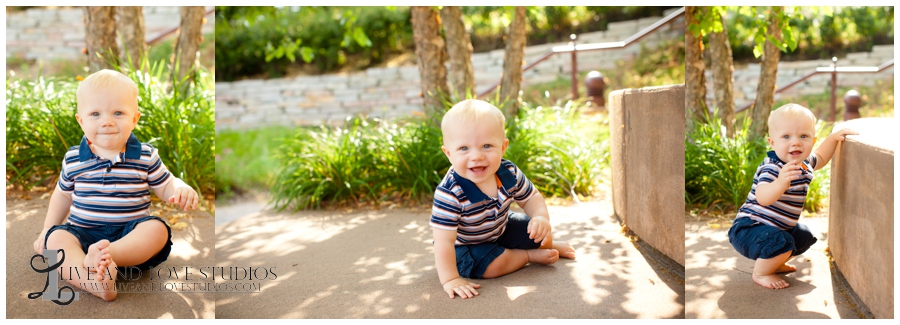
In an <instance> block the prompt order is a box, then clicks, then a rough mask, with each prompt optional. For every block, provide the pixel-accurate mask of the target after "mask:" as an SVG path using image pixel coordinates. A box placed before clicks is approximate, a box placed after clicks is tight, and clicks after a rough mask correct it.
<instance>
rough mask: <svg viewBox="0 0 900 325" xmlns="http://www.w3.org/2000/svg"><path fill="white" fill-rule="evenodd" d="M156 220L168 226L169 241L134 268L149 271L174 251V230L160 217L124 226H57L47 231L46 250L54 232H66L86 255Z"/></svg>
mask: <svg viewBox="0 0 900 325" xmlns="http://www.w3.org/2000/svg"><path fill="white" fill-rule="evenodd" d="M154 219H155V220H159V222H162V224H163V225H165V226H166V230H168V231H169V239H168V240H166V245H165V246H163V248H162V250H160V251H159V253H156V255H154V256H153V257H151V258H150V259H149V260H147V261H146V262H144V263H141V264H140V265H137V266H133V267H136V268H139V269H141V270H149V269H152V268H154V267H156V266H157V265H160V264H162V262H165V261H166V259H168V258H169V253H170V252H171V251H172V228H170V227H169V225H168V224H166V222H165V221H163V220H162V219H160V218H158V217H144V218H140V219H136V220H132V221H129V222H127V223H124V224H122V225H117V226H97V227H93V228H85V227H81V226H76V225H73V224H69V223H66V224H64V225H56V226H53V227H51V228H50V230H47V235H46V236H44V249H47V239H48V238H50V234H51V233H53V231H54V230H65V231H68V232H69V233H70V234H72V235H74V236H75V238H76V239H78V242H79V243H81V250H82V251H84V253H85V254H87V251H88V247H90V246H91V245H93V244H94V243H96V242H98V241H101V240H103V239H106V240H109V241H110V242H114V241H117V240H119V239H122V237H125V235H127V234H128V233H130V232H131V231H132V230H134V227H136V226H137V225H138V224H139V223H141V222H144V221H148V220H154ZM120 268H121V267H120Z"/></svg>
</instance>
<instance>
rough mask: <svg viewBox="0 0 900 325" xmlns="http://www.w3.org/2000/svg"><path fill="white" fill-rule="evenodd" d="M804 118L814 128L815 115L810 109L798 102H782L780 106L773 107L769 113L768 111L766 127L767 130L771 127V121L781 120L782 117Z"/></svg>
mask: <svg viewBox="0 0 900 325" xmlns="http://www.w3.org/2000/svg"><path fill="white" fill-rule="evenodd" d="M801 118H806V119H809V121H810V125H811V126H812V128H813V129H815V128H816V116H815V115H814V114H813V113H812V111H810V110H809V109H808V108H806V107H803V105H800V104H794V103H790V104H784V105H782V106H781V107H779V108H777V109H775V110H774V111H772V112H771V113H769V121H768V127H769V130H771V129H772V122H774V121H778V120H782V119H801Z"/></svg>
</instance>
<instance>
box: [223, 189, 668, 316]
mask: <svg viewBox="0 0 900 325" xmlns="http://www.w3.org/2000/svg"><path fill="white" fill-rule="evenodd" d="M241 210H244V211H243V213H247V211H246V209H243V207H242V208H238V209H232V210H229V209H227V208H222V207H220V208H219V209H218V210H217V211H216V212H217V216H216V218H217V219H219V218H220V214H222V215H221V217H222V218H225V219H227V220H233V221H231V222H228V223H226V224H223V225H220V226H218V227H216V265H217V266H221V267H226V268H227V267H254V268H257V269H256V270H257V271H258V272H257V276H258V277H261V276H262V275H264V273H263V272H261V271H259V268H265V269H266V270H273V272H274V273H275V274H277V278H274V279H273V277H272V276H271V273H270V276H269V277H268V278H267V279H263V280H258V279H257V280H256V281H250V282H255V283H258V284H259V285H260V287H261V290H259V292H256V293H239V292H231V293H218V294H217V300H216V317H217V318H683V317H684V289H683V288H684V284H683V281H682V280H681V279H677V278H675V277H673V276H671V275H670V274H671V273H672V272H667V271H666V270H664V269H662V267H661V266H657V265H655V263H652V262H650V261H649V260H648V259H646V258H645V257H644V256H643V255H641V253H640V252H639V251H638V250H637V248H635V246H634V245H633V244H632V243H631V242H630V241H629V240H628V238H626V237H625V236H624V235H623V234H622V233H620V228H621V226H620V225H619V224H618V222H617V221H615V218H614V217H611V207H610V205H609V204H608V203H604V202H588V203H583V204H580V205H569V206H551V207H550V215H551V224H552V225H553V227H554V238H555V239H558V240H566V241H569V242H570V243H571V244H572V245H573V246H574V247H575V249H576V254H577V259H576V260H560V261H559V262H557V263H555V264H554V265H551V266H543V265H529V266H526V267H525V268H524V269H522V270H519V271H517V272H514V273H512V274H509V275H506V276H503V277H500V278H497V279H491V280H480V281H476V283H480V284H481V285H482V287H481V289H480V290H479V293H480V295H479V296H478V297H475V298H474V299H466V300H463V299H460V298H459V297H457V298H455V299H452V300H451V299H450V298H449V297H448V296H447V295H446V293H444V292H443V290H442V288H441V286H440V284H439V281H438V276H437V271H436V270H435V268H434V253H433V250H432V238H431V228H430V226H429V225H428V219H429V216H430V209H421V208H420V209H415V210H407V209H393V210H391V209H382V210H363V211H303V212H300V213H287V212H284V213H279V212H275V211H271V210H267V211H262V212H252V211H251V212H250V213H249V215H248V216H245V217H240V218H236V219H235V217H234V216H229V215H226V214H227V213H228V212H229V211H241ZM230 282H234V283H240V282H241V281H230ZM230 282H226V281H222V280H221V279H218V278H217V283H219V284H226V283H230ZM243 282H245V283H246V282H247V281H243Z"/></svg>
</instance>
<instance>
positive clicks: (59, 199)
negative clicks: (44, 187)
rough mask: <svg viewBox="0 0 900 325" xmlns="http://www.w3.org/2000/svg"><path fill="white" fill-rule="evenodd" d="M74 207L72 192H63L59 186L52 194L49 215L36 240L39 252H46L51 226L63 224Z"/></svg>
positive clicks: (36, 250) (35, 246) (35, 243)
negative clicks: (46, 239)
mask: <svg viewBox="0 0 900 325" xmlns="http://www.w3.org/2000/svg"><path fill="white" fill-rule="evenodd" d="M71 207H72V193H68V192H63V190H61V189H60V188H59V187H58V186H57V187H56V188H55V189H54V190H53V194H52V195H50V205H49V206H48V207H47V217H45V218H44V229H43V230H41V233H40V234H39V235H38V238H37V240H35V241H34V251H35V252H36V253H38V254H42V253H43V252H44V237H45V236H47V231H48V230H50V227H53V226H56V225H61V224H62V223H63V221H64V220H66V216H68V215H69V209H70V208H71Z"/></svg>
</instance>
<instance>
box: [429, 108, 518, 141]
mask: <svg viewBox="0 0 900 325" xmlns="http://www.w3.org/2000/svg"><path fill="white" fill-rule="evenodd" d="M482 121H486V122H488V123H491V122H493V124H494V125H495V126H496V127H497V128H499V129H500V130H501V132H503V136H504V138H505V137H506V129H505V128H504V126H505V125H506V116H503V112H501V111H500V109H499V108H497V107H496V106H494V105H491V104H490V103H488V102H486V101H483V100H477V99H467V100H464V101H461V102H459V103H457V104H456V105H453V107H451V108H450V110H449V111H447V114H444V119H443V120H441V133H444V134H446V133H447V130H448V128H449V127H451V126H450V124H451V123H454V122H456V123H462V124H467V123H475V124H477V123H480V122H482Z"/></svg>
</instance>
